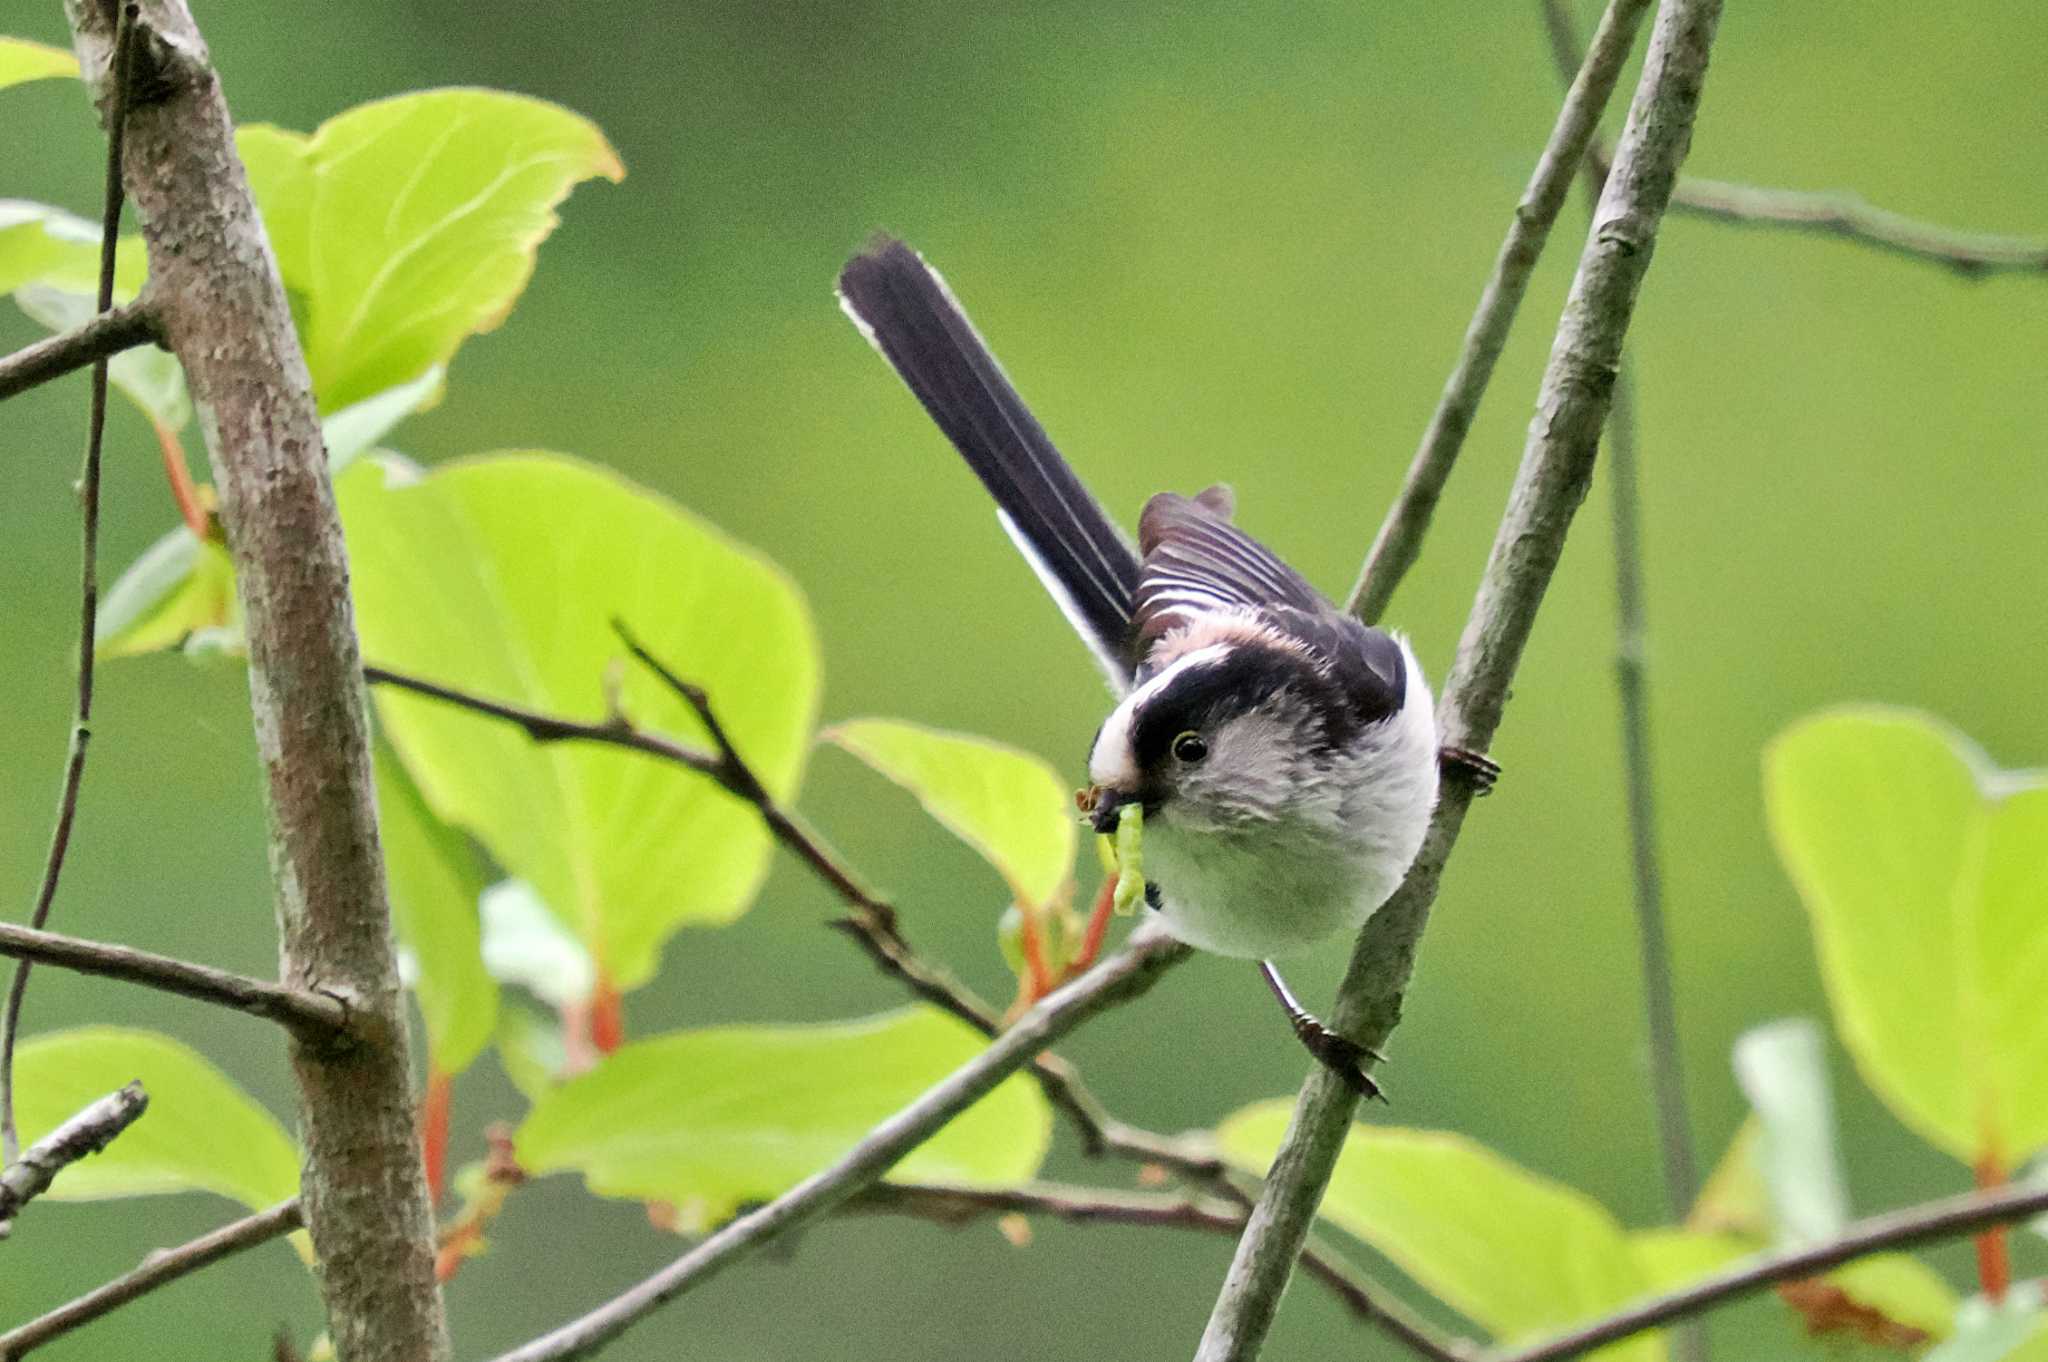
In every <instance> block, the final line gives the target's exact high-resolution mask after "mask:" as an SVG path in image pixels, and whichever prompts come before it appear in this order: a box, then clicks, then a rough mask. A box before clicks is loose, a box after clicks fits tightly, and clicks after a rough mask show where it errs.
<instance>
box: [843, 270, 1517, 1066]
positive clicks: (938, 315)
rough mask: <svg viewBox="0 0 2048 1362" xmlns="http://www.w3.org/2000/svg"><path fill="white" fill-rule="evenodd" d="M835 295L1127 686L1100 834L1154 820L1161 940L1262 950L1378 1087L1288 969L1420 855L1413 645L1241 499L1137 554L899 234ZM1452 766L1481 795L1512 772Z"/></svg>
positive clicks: (1144, 534)
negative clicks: (1303, 559)
mask: <svg viewBox="0 0 2048 1362" xmlns="http://www.w3.org/2000/svg"><path fill="white" fill-rule="evenodd" d="M839 300H840V304H841V306H842V307H843V308H844V309H845V310H846V314H847V316H849V317H851V318H852V319H853V322H854V325H856V326H858V327H859V328H860V330H861V332H862V334H863V335H865V336H866V337H867V338H868V340H869V341H870V342H871V343H872V344H873V345H874V347H875V348H876V349H877V350H879V351H880V352H881V353H882V356H883V357H884V358H885V359H887V360H888V361H889V363H890V364H891V365H893V366H894V367H895V369H896V372H897V373H898V374H900V375H901V376H902V378H903V381H904V382H905V383H907V384H909V386H910V390H911V391H912V392H913V393H915V394H916V395H917V397H918V400H919V401H921V402H922V403H924V407H925V410H926V411H928V412H929V413H930V414H931V417H932V420H934V421H935V422H937V423H938V426H939V429H940V430H942V431H943V432H945V434H946V437H947V438H948V439H950V440H951V441H952V442H953V445H954V447H955V448H957V449H958V450H959V451H960V454H961V456H962V457H963V458H965V459H966V460H967V464H968V466H969V467H970V468H972V469H973V470H974V472H975V474H976V475H977V476H978V477H979V478H980V479H981V481H982V483H983V485H984V486H986V487H987V488H988V491H989V494H990V495H991V496H993V497H994V498H995V501H996V506H997V516H998V518H999V519H1000V520H1001V521H1002V525H1003V528H1004V529H1005V530H1007V531H1008V532H1009V535H1010V538H1011V539H1012V540H1014V541H1015V542H1016V544H1017V547H1018V548H1019V549H1021V550H1022V551H1023V553H1024V556H1025V558H1026V559H1028V560H1029V561H1030V563H1031V566H1032V567H1033V568H1034V569H1035V570H1036V571H1037V573H1038V576H1039V579H1040V580H1041V581H1042V582H1044V584H1045V586H1046V589H1047V590H1048V591H1050V592H1051V593H1052V596H1053V599H1054V600H1056V601H1057V602H1058V603H1059V606H1060V609H1061V610H1062V611H1063V612H1064V613H1065V614H1066V616H1067V619H1068V620H1069V621H1070V622H1071V623H1072V624H1073V626H1074V628H1075V629H1076V630H1077V631H1078V632H1079V633H1080V635H1081V639H1082V641H1083V642H1084V643H1086V644H1087V645H1088V647H1089V649H1090V651H1092V652H1093V653H1094V654H1095V657H1096V660H1097V661H1098V662H1099V663H1100V664H1101V665H1102V668H1103V670H1104V672H1106V673H1107V675H1108V677H1109V683H1110V686H1111V688H1112V689H1113V690H1114V691H1115V692H1116V694H1117V696H1118V697H1119V698H1118V702H1117V705H1116V708H1115V709H1113V710H1112V711H1111V712H1110V715H1109V717H1108V718H1107V719H1105V720H1104V721H1103V724H1102V727H1101V728H1100V729H1099V730H1098V731H1097V733H1096V735H1095V741H1094V743H1093V745H1092V747H1091V750H1090V752H1089V757H1088V775H1089V779H1090V781H1091V782H1092V789H1091V791H1090V792H1089V793H1090V796H1091V798H1092V803H1093V809H1092V815H1091V816H1092V818H1093V820H1094V822H1095V826H1096V828H1097V829H1098V830H1099V831H1103V832H1107V831H1110V830H1112V829H1113V828H1114V827H1115V826H1116V824H1117V821H1118V819H1119V817H1120V814H1121V811H1122V810H1123V808H1124V807H1125V806H1127V805H1133V804H1135V805H1138V806H1139V807H1140V808H1142V809H1143V811H1144V817H1145V822H1144V834H1143V837H1144V844H1143V857H1144V873H1145V877H1146V880H1147V882H1148V883H1147V888H1146V897H1147V900H1148V902H1150V903H1151V904H1152V905H1153V906H1154V907H1155V908H1156V909H1157V910H1158V912H1159V913H1160V915H1161V916H1162V917H1163V918H1164V920H1165V923H1166V926H1167V928H1168V930H1169V931H1171V932H1172V933H1173V935H1175V936H1176V937H1178V938H1180V939H1181V940H1183V941H1186V942H1188V943H1189V944H1191V945H1194V946H1199V947H1201V948H1203V949H1205V950H1209V951H1215V952H1217V953H1219V954H1222V955H1229V956H1238V957H1241V958H1245V959H1253V960H1258V961H1259V962H1260V965H1261V968H1262V969H1263V970H1264V972H1265V975H1266V980H1267V983H1268V984H1269V985H1270V986H1271V987H1272V989H1273V992H1274V995H1275V996H1276V997H1278V998H1279V999H1280V1002H1281V1005H1282V1006H1283V1007H1284V1008H1285V1009H1286V1010H1287V1013H1288V1016H1289V1019H1290V1020H1291V1021H1292V1022H1293V1023H1294V1027H1295V1031H1296V1033H1297V1034H1298V1035H1299V1036H1300V1037H1301V1039H1302V1041H1303V1043H1304V1044H1306V1045H1307V1046H1308V1047H1309V1049H1310V1050H1311V1051H1313V1052H1314V1053H1315V1054H1316V1056H1317V1057H1318V1058H1319V1059H1321V1060H1323V1061H1324V1062H1325V1063H1327V1064H1329V1065H1330V1066H1331V1067H1332V1068H1334V1069H1336V1070H1337V1071H1338V1072H1339V1073H1341V1074H1343V1075H1344V1076H1345V1078H1346V1079H1347V1080H1348V1081H1350V1082H1351V1083H1352V1084H1353V1086H1354V1087H1357V1088H1358V1089H1359V1090H1360V1091H1362V1092H1367V1093H1373V1092H1376V1091H1377V1090H1376V1088H1375V1087H1374V1086H1373V1084H1372V1082H1371V1079H1370V1078H1369V1077H1367V1076H1366V1074H1365V1072H1364V1069H1363V1067H1362V1065H1361V1063H1360V1061H1361V1060H1362V1059H1363V1058H1364V1057H1365V1052H1364V1051H1363V1050H1362V1049H1361V1048H1360V1047H1359V1046H1358V1045H1356V1044H1355V1043H1353V1042H1351V1041H1349V1040H1347V1039H1345V1038H1343V1037H1341V1036H1338V1035H1337V1034H1336V1033H1335V1032H1333V1031H1331V1030H1329V1029H1328V1028H1327V1027H1325V1026H1323V1025H1322V1024H1321V1023H1320V1022H1317V1021H1316V1020H1315V1019H1314V1018H1312V1017H1310V1016H1309V1015H1308V1014H1307V1013H1306V1012H1305V1011H1303V1010H1302V1008H1301V1007H1300V1005H1299V1004H1298V1003H1296V1002H1295V1000H1294V998H1293V996H1292V994H1291V993H1290V992H1289V991H1288V989H1287V987H1286V985H1285V984H1284V983H1283V982H1282V981H1281V979H1280V976H1279V974H1278V972H1277V971H1275V970H1274V968H1273V966H1272V962H1271V957H1273V956H1277V955H1286V954H1290V953H1293V952H1297V951H1300V950H1302V949H1304V948H1306V947H1309V946H1312V945H1314V944H1316V943H1317V942H1320V941H1323V940H1325V939H1326V938H1328V937H1330V936H1332V935H1334V934H1336V933H1339V932H1348V931H1353V930H1355V929H1357V928H1358V927H1359V926H1360V925H1361V924H1362V923H1363V922H1364V921H1365V920H1366V918H1367V917H1369V916H1371V914H1372V913H1373V911H1374V910H1375V909H1377V908H1378V907H1379V906H1380V905H1381V904H1382V903H1384V902H1386V900H1387V897H1388V895H1390V894H1392V893H1393V891H1394V887H1395V886H1396V885H1398V884H1399V883H1400V882H1401V877H1402V876H1403V875H1404V874H1405V873H1406V871H1407V869H1408V865H1409V862H1411V861H1412V860H1414V859H1415V853H1416V852H1417V850H1419V849H1420V848H1421V846H1422V837H1423V832H1424V830H1425V828H1426V827H1427V826H1428V823H1429V817H1430V812H1431V810H1432V808H1433V807H1434V806H1435V804H1436V795H1437V779H1438V763H1439V760H1440V754H1439V750H1438V743H1437V730H1436V720H1435V716H1434V710H1433V707H1432V704H1431V700H1430V693H1429V687H1428V685H1427V684H1426V683H1425V682H1424V680H1423V677H1422V668H1421V667H1420V666H1419V665H1418V664H1417V662H1416V660H1415V654H1414V652H1413V651H1412V650H1411V649H1410V648H1409V646H1408V643H1407V641H1406V640H1405V639H1403V638H1402V637H1401V636H1400V635H1398V634H1390V633H1385V632H1382V631H1381V630H1378V629H1373V628H1369V627H1367V626H1366V625H1363V624H1361V623H1359V622H1358V621H1357V620H1355V619H1353V618H1351V617H1350V616H1349V615H1346V614H1345V613H1343V612H1342V611H1340V610H1338V609H1337V608H1336V607H1335V606H1333V605H1331V603H1330V602H1329V601H1328V600H1326V599H1324V597H1323V596H1322V595H1320V594H1319V593H1318V592H1317V591H1316V590H1315V589H1314V588H1313V587H1311V586H1310V585H1309V584H1308V583H1307V582H1306V581H1304V580H1303V579H1302V577H1301V576H1300V574H1299V573H1297V572H1295V571H1294V570H1293V569H1292V568H1290V567H1288V566H1287V565H1286V564H1285V563H1283V562H1281V561H1280V560H1279V559H1278V558H1277V557H1275V556H1274V555H1273V554H1272V553H1271V552H1269V551H1268V550H1267V549H1266V548H1265V547H1264V546H1263V545H1261V544H1259V543H1258V542H1257V541H1256V540H1254V539H1252V538H1251V536H1249V535H1247V534H1245V533H1244V531H1242V530H1240V529H1238V528H1237V527H1236V526H1235V525H1233V524H1232V523H1231V514H1232V509H1233V507H1232V497H1231V494H1230V492H1229V490H1228V489H1227V488H1225V487H1220V486H1219V487H1211V488H1210V489H1209V490H1208V491H1205V492H1203V493H1202V494H1200V495H1199V496H1196V497H1192V498H1190V497H1183V496H1179V495H1176V494H1174V493H1172V492H1162V493H1160V494H1159V495H1157V496H1155V497H1153V498H1152V499H1151V500H1150V501H1148V502H1147V503H1146V504H1145V509H1144V512H1143V514H1141V515H1140V516H1139V518H1138V545H1137V548H1136V550H1135V551H1134V550H1133V549H1132V548H1131V546H1130V544H1129V542H1128V541H1127V540H1126V539H1125V538H1124V536H1123V535H1122V533H1120V532H1119V531H1118V529H1117V528H1116V525H1115V523H1114V522H1112V521H1111V520H1110V519H1109V517H1108V516H1107V515H1106V514H1104V512H1103V510H1102V507H1101V506H1100V505H1098V504H1097V502H1096V500H1095V498H1094V497H1092V496H1090V495H1089V494H1088V491H1087V489H1086V488H1084V487H1083V486H1082V485H1081V482H1080V480H1079V479H1078V478H1076V477H1075V476H1074V471H1073V470H1072V469H1071V468H1069V467H1068V466H1067V463H1066V460H1064V459H1062V458H1061V457H1060V454H1059V451H1058V450H1056V449H1054V448H1053V445H1052V441H1051V440H1050V439H1048V438H1047V437H1046V434H1045V431H1044V429H1043V428H1042V427H1041V426H1040V425H1039V424H1038V422H1037V420H1036V419H1034V418H1033V417H1032V415H1031V412H1030V411H1029V409H1027V408H1026V407H1025V405H1024V402H1023V399H1022V398H1020V397H1018V395H1017V392H1016V390H1015V389H1014V388H1012V387H1011V386H1010V382H1009V379H1008V378H1007V377H1005V375H1004V374H1003V371H1002V368H1001V367H1000V366H999V365H998V364H997V363H996V359H995V356H994V355H992V354H991V353H990V352H989V350H988V347H987V346H986V345H984V344H983V343H982V340H981V337H980V335H979V334H977V333H976V331H975V329H974V326H973V324H972V323H971V322H969V321H968V319H967V314H966V313H965V312H964V311H963V310H962V309H961V307H960V304H959V301H958V300H957V299H955V298H954V296H953V294H952V291H951V290H950V289H948V288H947V287H946V284H945V281H944V280H942V279H941V278H940V277H939V275H938V273H937V272H936V271H934V270H933V269H931V267H930V266H928V265H926V264H925V263H924V261H923V259H922V258H920V257H919V256H918V254H917V253H916V252H915V251H913V250H911V249H910V247H908V246H906V245H904V244H903V243H902V242H900V241H895V240H892V239H888V238H878V239H877V240H876V241H875V243H874V244H873V245H871V246H870V247H869V249H867V250H866V251H864V252H862V253H861V254H859V255H857V256H855V257H854V258H853V259H852V260H850V261H848V262H847V265H846V268H845V269H844V270H843V271H841V273H840V276H839ZM1449 755H1450V758H1451V759H1453V760H1455V761H1456V762H1458V763H1459V765H1460V766H1461V768H1462V769H1464V770H1467V771H1468V772H1469V773H1470V774H1471V775H1472V776H1473V778H1475V779H1476V780H1478V781H1479V782H1480V784H1481V785H1482V787H1483V786H1484V785H1486V784H1488V783H1490V781H1491V778H1492V775H1493V774H1494V773H1495V771H1496V769H1497V768H1493V767H1492V765H1491V763H1489V762H1486V761H1485V759H1484V758H1481V757H1475V756H1471V755H1469V754H1465V753H1454V754H1449Z"/></svg>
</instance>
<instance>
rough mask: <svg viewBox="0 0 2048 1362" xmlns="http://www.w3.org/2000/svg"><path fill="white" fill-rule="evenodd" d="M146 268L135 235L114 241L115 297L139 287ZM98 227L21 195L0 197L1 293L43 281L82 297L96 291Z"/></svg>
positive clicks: (126, 296)
mask: <svg viewBox="0 0 2048 1362" xmlns="http://www.w3.org/2000/svg"><path fill="white" fill-rule="evenodd" d="M148 270H149V265H148V257H147V255H146V254H145V252H144V250H143V246H142V238H141V237H139V236H124V237H122V238H121V239H120V240H119V241H118V242H116V243H115V246H114V301H115V302H117V303H122V302H126V301H128V300H129V299H130V298H133V297H134V296H135V295H136V294H137V293H139V292H140V291H141V290H142V281H143V278H144V277H145V276H146V275H147V273H148ZM99 279H100V228H99V224H98V223H96V222H87V221H86V220H85V219H84V218H81V217H77V216H75V215H73V214H71V213H67V212H65V211H64V210H63V209H61V208H52V207H50V206H48V205H47V204H41V203H29V202H27V201H25V200H22V199H0V293H13V292H14V291H15V290H17V289H20V288H23V287H25V286H27V285H29V284H47V285H49V286H51V287H53V288H60V289H64V290H66V291H68V292H71V293H77V294H82V295H84V296H86V297H89V298H90V297H97V296H98V295H99Z"/></svg>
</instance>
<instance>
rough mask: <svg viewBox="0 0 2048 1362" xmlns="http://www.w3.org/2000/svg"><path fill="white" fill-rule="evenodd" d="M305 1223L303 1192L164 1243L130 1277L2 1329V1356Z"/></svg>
mask: <svg viewBox="0 0 2048 1362" xmlns="http://www.w3.org/2000/svg"><path fill="white" fill-rule="evenodd" d="M304 1223H305V1218H304V1216H303V1215H302V1214H301V1212H300V1210H299V1201H298V1198H297V1197H293V1198H292V1199H291V1200H290V1201H285V1202H280V1203H279V1204H278V1205H275V1206H273V1207H271V1208H270V1209H269V1210H267V1211H259V1212H258V1213H257V1214H255V1215H252V1216H249V1217H247V1218H246V1219H242V1220H237V1221H235V1222H234V1223H233V1224H229V1225H223V1226H221V1227H220V1228H219V1229H217V1230H214V1231H212V1232H211V1233H209V1234H203V1235H201V1236H200V1237H199V1238H197V1239H194V1240H191V1241H189V1242H188V1243H184V1244H180V1245H178V1247H176V1248H170V1249H159V1250H158V1251H157V1252H155V1253H152V1254H150V1255H149V1256H148V1257H147V1258H144V1259H143V1260H142V1266H140V1267H138V1268H136V1269H135V1270H134V1271H133V1272H130V1273H129V1274H128V1275H126V1276H125V1277H116V1278H115V1279H114V1280H113V1281H111V1282H108V1283H107V1284H106V1285H105V1286H101V1287H96V1288H94V1289H93V1290H91V1291H88V1292H87V1293H86V1294H84V1295H83V1296H80V1297H79V1298H78V1299H77V1300H74V1301H70V1302H67V1303H66V1304H64V1305H60V1306H58V1307H57V1308H56V1309H55V1310H52V1311H50V1313H48V1314H47V1315H40V1316H38V1317H37V1318H35V1319H32V1320H30V1321H29V1322H28V1323H26V1324H23V1325H20V1326H18V1327H16V1328H13V1329H10V1330H8V1331H7V1332H6V1333H4V1334H0V1358H4V1359H6V1362H20V1359H21V1358H24V1357H26V1356H28V1355H29V1353H30V1352H32V1351H33V1350H35V1349H37V1348H40V1347H41V1346H43V1344H45V1343H48V1342H50V1341H51V1340H52V1339H55V1338H58V1337H61V1336H62V1335H64V1334H68V1333H70V1332H71V1331H72V1330H73V1329H76V1328H78V1327H79V1326H80V1325H82V1324H90V1323H91V1322H92V1321H94V1320H96V1319H98V1318H100V1317H101V1316H102V1315H108V1314H112V1313H113V1312H114V1311H115V1310H118V1309H120V1308H121V1307H122V1306H124V1305H127V1304H128V1303H129V1302H130V1301H133V1300H135V1299H137V1298H138V1297H140V1296H145V1295H147V1294H149V1293H150V1292H152V1291H154V1290H156V1289H157V1288H158V1287H160V1286H167V1285H169V1284H170V1283H172V1282H174V1281H177V1280H178V1279H179V1278H180V1277H184V1276H188V1275H190V1274H191V1273H194V1272H197V1271H198V1270H199V1269H200V1268H203V1267H211V1266H212V1265H213V1264H215V1263H217V1262H219V1261H220V1260H221V1259H223V1258H227V1257H231V1256H232V1255H234V1254H237V1253H240V1252H241V1251H242V1250H243V1249H246V1248H254V1247H256V1245H258V1244H267V1243H269V1242H270V1241H271V1240H273V1239H275V1238H277V1237H279V1236H280V1235H285V1234H290V1233H291V1232H292V1231H293V1230H295V1229H298V1228H300V1227H301V1226H302V1225H303V1224H304Z"/></svg>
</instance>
